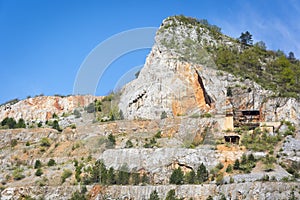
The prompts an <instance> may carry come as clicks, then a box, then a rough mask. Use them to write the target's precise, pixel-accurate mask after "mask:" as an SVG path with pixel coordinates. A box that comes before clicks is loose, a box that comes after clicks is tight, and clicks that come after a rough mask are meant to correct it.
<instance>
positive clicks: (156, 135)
mask: <svg viewBox="0 0 300 200" xmlns="http://www.w3.org/2000/svg"><path fill="white" fill-rule="evenodd" d="M154 137H155V138H157V139H159V138H161V131H157V133H156V134H155V136H154Z"/></svg>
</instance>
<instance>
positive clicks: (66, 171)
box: [61, 169, 72, 183]
mask: <svg viewBox="0 0 300 200" xmlns="http://www.w3.org/2000/svg"><path fill="white" fill-rule="evenodd" d="M71 176H72V171H71V170H69V169H64V171H63V173H62V175H61V182H62V183H64V182H65V181H66V179H67V178H69V177H71Z"/></svg>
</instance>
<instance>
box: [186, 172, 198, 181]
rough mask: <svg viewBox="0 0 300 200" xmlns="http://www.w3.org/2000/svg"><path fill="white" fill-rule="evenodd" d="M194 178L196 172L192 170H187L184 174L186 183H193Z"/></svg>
mask: <svg viewBox="0 0 300 200" xmlns="http://www.w3.org/2000/svg"><path fill="white" fill-rule="evenodd" d="M195 180H196V173H195V171H194V170H192V171H190V172H188V173H187V174H186V175H185V182H186V183H187V184H194V183H195Z"/></svg>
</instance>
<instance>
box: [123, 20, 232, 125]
mask: <svg viewBox="0 0 300 200" xmlns="http://www.w3.org/2000/svg"><path fill="white" fill-rule="evenodd" d="M164 23H167V22H164ZM164 23H163V25H162V27H163V26H164ZM180 28H182V29H180ZM161 29H162V28H161ZM186 29H187V27H185V26H180V27H178V30H177V29H176V31H178V32H180V34H179V36H178V37H181V34H183V33H186V32H187V30H186ZM170 37H172V36H171V35H168V33H167V32H164V31H158V33H157V35H156V38H155V41H156V42H155V45H154V46H153V48H152V51H151V52H150V54H149V56H148V57H147V60H146V63H145V65H144V68H143V69H142V70H141V71H140V73H139V76H138V78H137V79H136V80H133V81H132V82H130V83H129V84H127V85H126V86H125V87H124V88H123V89H122V96H121V101H120V104H119V107H120V109H121V110H122V111H123V113H124V117H125V118H127V119H135V118H142V119H143V118H146V119H160V118H161V115H162V113H164V112H165V113H166V114H167V116H168V117H176V116H182V115H192V114H194V113H206V112H214V113H225V112H224V110H223V109H224V108H223V107H224V105H225V100H226V98H225V97H226V96H225V94H226V89H225V87H226V84H225V83H224V82H222V81H221V80H220V79H219V77H218V76H217V75H216V73H217V71H216V70H213V69H211V68H207V67H204V66H203V65H200V64H197V63H193V62H186V61H184V60H182V59H180V55H179V54H178V53H177V52H176V51H172V49H170V48H166V47H165V45H164V44H163V41H165V40H166V39H167V40H172V39H171V38H170ZM191 37H192V38H193V36H191ZM183 39H185V38H184V36H183V38H181V40H183ZM181 40H180V39H178V38H176V42H178V43H184V41H181ZM200 48H201V47H200Z"/></svg>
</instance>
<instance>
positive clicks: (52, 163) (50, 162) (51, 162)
mask: <svg viewBox="0 0 300 200" xmlns="http://www.w3.org/2000/svg"><path fill="white" fill-rule="evenodd" d="M47 165H48V166H49V167H51V166H54V165H56V163H55V160H54V159H52V158H51V159H50V160H49V161H48V163H47Z"/></svg>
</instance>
